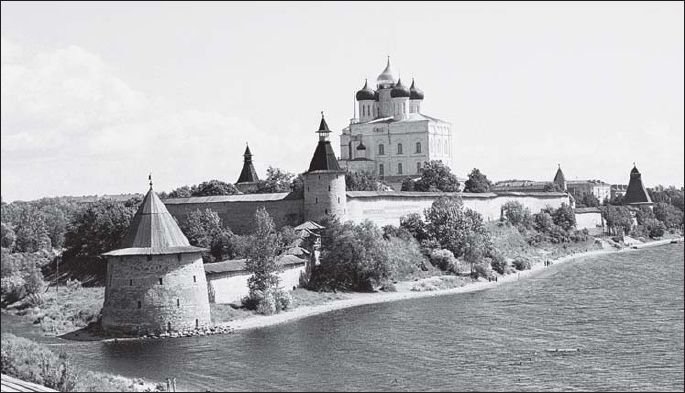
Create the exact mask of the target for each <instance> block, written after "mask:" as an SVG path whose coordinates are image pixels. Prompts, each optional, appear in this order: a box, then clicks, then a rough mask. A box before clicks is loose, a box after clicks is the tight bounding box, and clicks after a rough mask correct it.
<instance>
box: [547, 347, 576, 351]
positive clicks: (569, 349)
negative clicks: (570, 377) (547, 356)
mask: <svg viewBox="0 0 685 393" xmlns="http://www.w3.org/2000/svg"><path fill="white" fill-rule="evenodd" d="M545 352H580V348H548V349H545Z"/></svg>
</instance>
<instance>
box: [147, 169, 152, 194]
mask: <svg viewBox="0 0 685 393" xmlns="http://www.w3.org/2000/svg"><path fill="white" fill-rule="evenodd" d="M147 179H148V180H149V181H150V189H151V190H152V172H150V174H149V175H147Z"/></svg>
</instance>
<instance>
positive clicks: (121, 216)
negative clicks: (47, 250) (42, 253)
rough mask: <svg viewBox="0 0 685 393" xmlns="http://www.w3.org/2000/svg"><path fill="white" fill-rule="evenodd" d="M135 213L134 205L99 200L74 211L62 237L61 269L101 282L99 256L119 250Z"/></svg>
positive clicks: (101, 274)
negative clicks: (72, 217) (75, 212)
mask: <svg viewBox="0 0 685 393" xmlns="http://www.w3.org/2000/svg"><path fill="white" fill-rule="evenodd" d="M136 210H137V207H135V206H126V205H125V204H124V203H121V202H116V201H113V200H109V199H103V200H99V201H97V202H95V203H93V204H92V205H91V206H89V207H88V208H87V209H85V210H83V211H81V212H78V213H77V214H76V215H75V217H74V219H73V221H72V222H71V225H69V228H68V229H67V233H66V235H65V240H64V245H65V247H66V250H65V251H64V253H63V254H62V260H63V261H64V267H65V269H66V268H68V269H69V270H70V271H71V273H72V274H73V275H74V276H75V277H77V278H82V279H93V276H94V278H95V281H101V280H103V279H104V277H105V267H106V264H105V263H104V262H105V259H104V258H103V257H101V256H100V255H101V254H102V253H105V252H107V251H112V250H115V249H118V248H120V246H121V240H122V238H123V237H124V235H125V234H126V231H127V230H128V227H129V226H130V225H131V219H132V218H133V215H134V214H135V213H136ZM62 266H63V265H62V264H60V270H62ZM82 281H83V280H82Z"/></svg>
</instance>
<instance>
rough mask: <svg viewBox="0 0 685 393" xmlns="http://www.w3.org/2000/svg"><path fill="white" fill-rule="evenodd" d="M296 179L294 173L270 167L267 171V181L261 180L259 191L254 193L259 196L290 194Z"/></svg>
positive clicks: (258, 184)
mask: <svg viewBox="0 0 685 393" xmlns="http://www.w3.org/2000/svg"><path fill="white" fill-rule="evenodd" d="M294 177H295V174H294V173H290V172H286V171H284V170H281V169H280V168H274V167H272V166H270V167H269V168H268V169H267V170H266V179H265V180H260V181H259V182H258V183H257V190H255V191H254V192H255V193H258V194H268V193H276V192H290V191H291V190H292V180H293V178H294Z"/></svg>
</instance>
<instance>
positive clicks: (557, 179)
mask: <svg viewBox="0 0 685 393" xmlns="http://www.w3.org/2000/svg"><path fill="white" fill-rule="evenodd" d="M554 183H555V184H556V185H558V186H559V187H560V188H561V189H562V190H563V191H564V192H565V191H566V176H564V172H563V171H562V170H561V164H559V168H557V173H556V174H555V175H554Z"/></svg>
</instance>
